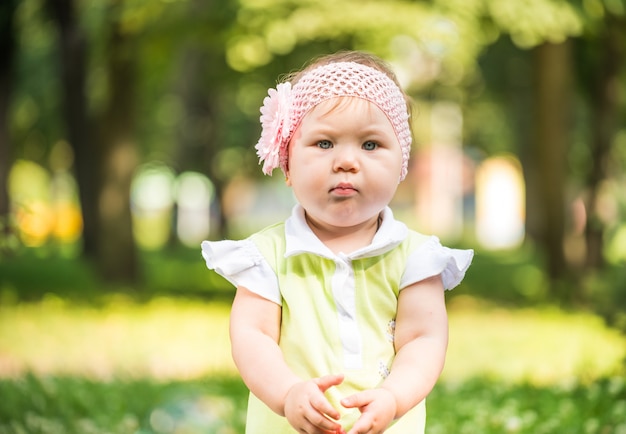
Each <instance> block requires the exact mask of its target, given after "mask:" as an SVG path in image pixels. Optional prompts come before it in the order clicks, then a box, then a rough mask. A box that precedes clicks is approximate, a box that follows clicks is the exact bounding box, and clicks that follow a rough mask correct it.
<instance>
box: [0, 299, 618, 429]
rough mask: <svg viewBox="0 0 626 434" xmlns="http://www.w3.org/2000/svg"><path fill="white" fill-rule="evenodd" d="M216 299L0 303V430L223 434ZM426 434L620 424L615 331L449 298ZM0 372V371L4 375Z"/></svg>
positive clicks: (235, 405)
mask: <svg viewBox="0 0 626 434" xmlns="http://www.w3.org/2000/svg"><path fill="white" fill-rule="evenodd" d="M228 314H229V305H228V304H227V303H224V302H205V301H200V300H185V299H181V298H174V297H167V298H166V297H162V298H155V299H153V300H152V301H149V302H143V303H142V302H137V301H131V299H130V298H127V297H123V296H115V297H112V298H109V299H108V301H106V302H103V303H98V304H97V306H94V305H87V304H84V303H82V304H81V303H77V302H68V301H64V300H63V299H60V298H57V297H55V296H47V297H46V298H44V299H43V300H42V301H39V302H32V303H25V302H21V303H17V302H14V303H5V304H4V305H2V306H0V434H17V433H29V434H56V433H63V434H68V433H70V434H71V433H76V434H79V433H80V434H86V433H91V434H105V433H106V434H110V433H116V434H166V433H169V434H176V433H186V434H201V433H202V434H205V433H218V434H236V433H240V432H243V426H244V420H245V409H246V401H247V400H246V395H247V391H246V389H245V386H244V385H243V383H242V382H241V380H240V379H239V378H238V376H237V373H236V371H235V369H234V367H233V364H232V361H231V358H230V351H229V343H228V331H227V328H228ZM450 336H451V342H450V349H449V355H448V361H447V365H446V369H445V371H444V374H443V377H442V379H441V381H440V382H439V383H438V384H437V386H436V387H435V389H434V391H433V393H432V394H431V396H430V397H429V399H428V409H429V410H428V430H427V432H429V433H430V434H439V433H441V434H450V433H455V434H475V433H481V434H502V433H518V434H521V433H523V434H531V433H532V434H541V433H545V434H552V433H574V434H576V433H581V434H583V433H585V434H587V433H588V434H595V433H624V432H626V422H625V421H626V381H625V380H624V371H623V365H622V363H623V358H624V356H625V348H626V339H625V338H624V337H623V336H621V335H620V334H619V333H617V332H616V331H614V330H612V329H610V328H607V327H606V326H605V325H604V324H603V323H602V322H601V321H600V320H599V319H598V318H597V317H595V316H593V315H590V314H586V313H581V312H574V313H572V312H570V313H568V312H564V311H561V310H558V309H555V308H536V309H529V308H526V309H501V308H496V307H493V306H487V305H484V304H482V303H477V302H476V301H475V300H473V299H467V298H465V297H456V298H454V299H452V300H451V303H450ZM3 377H4V378H3Z"/></svg>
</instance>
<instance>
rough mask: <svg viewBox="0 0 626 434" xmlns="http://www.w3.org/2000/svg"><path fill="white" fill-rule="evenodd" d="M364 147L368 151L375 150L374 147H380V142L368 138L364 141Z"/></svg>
mask: <svg viewBox="0 0 626 434" xmlns="http://www.w3.org/2000/svg"><path fill="white" fill-rule="evenodd" d="M362 148H363V149H365V150H366V151H373V150H374V149H376V148H378V143H376V142H372V141H371V140H368V141H367V142H365V143H363V146H362Z"/></svg>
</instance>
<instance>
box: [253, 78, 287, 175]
mask: <svg viewBox="0 0 626 434" xmlns="http://www.w3.org/2000/svg"><path fill="white" fill-rule="evenodd" d="M267 93H268V96H266V97H265V99H264V100H263V107H261V118H260V119H261V126H262V128H263V129H262V132H261V138H260V139H259V141H258V143H257V144H256V146H255V148H256V150H257V155H258V156H259V162H261V161H263V173H265V174H266V175H271V174H272V171H273V170H274V169H275V168H277V167H279V166H280V151H281V147H282V146H283V143H284V142H285V141H286V140H287V139H288V138H289V133H290V131H289V130H290V128H291V104H292V95H291V83H280V84H278V86H276V89H269V90H268V92H267Z"/></svg>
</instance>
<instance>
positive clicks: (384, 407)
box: [341, 388, 396, 434]
mask: <svg viewBox="0 0 626 434" xmlns="http://www.w3.org/2000/svg"><path fill="white" fill-rule="evenodd" d="M341 405H343V406H344V407H346V408H358V409H359V410H360V411H361V417H359V419H358V420H357V421H356V422H355V423H354V425H353V426H352V429H351V430H350V431H348V434H380V433H383V432H385V430H386V429H387V427H388V426H389V424H390V423H391V422H392V421H393V418H394V417H395V415H396V398H395V396H394V395H393V393H391V392H390V391H389V390H387V389H383V388H379V389H369V390H365V391H363V392H359V393H355V394H354V395H351V396H348V397H347V398H344V399H342V400H341Z"/></svg>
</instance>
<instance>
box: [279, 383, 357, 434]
mask: <svg viewBox="0 0 626 434" xmlns="http://www.w3.org/2000/svg"><path fill="white" fill-rule="evenodd" d="M342 381H343V375H325V376H323V377H319V378H314V379H312V380H308V381H303V382H301V383H296V384H295V385H293V386H292V387H291V389H289V391H288V392H287V395H286V396H285V417H286V418H287V420H288V421H289V423H290V424H291V426H293V427H294V428H295V429H296V430H297V431H298V432H304V433H307V434H345V431H344V430H343V428H342V427H341V425H339V424H338V423H337V422H335V420H338V419H339V418H340V414H339V412H338V411H337V410H336V409H335V408H334V407H333V406H332V405H330V402H328V400H327V399H326V397H325V396H324V392H325V391H326V390H327V389H329V388H330V387H332V386H336V385H338V384H341V382H342ZM333 419H334V420H333Z"/></svg>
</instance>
